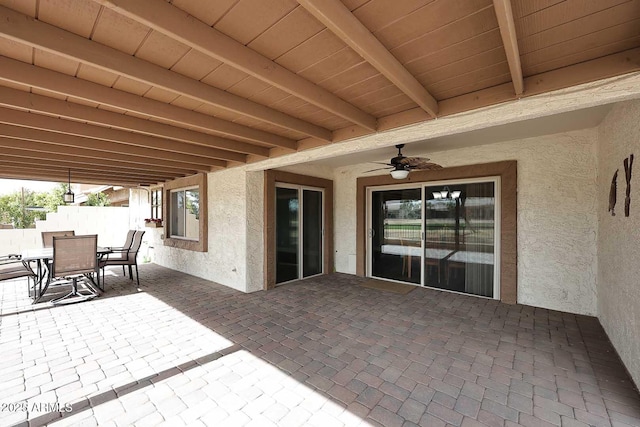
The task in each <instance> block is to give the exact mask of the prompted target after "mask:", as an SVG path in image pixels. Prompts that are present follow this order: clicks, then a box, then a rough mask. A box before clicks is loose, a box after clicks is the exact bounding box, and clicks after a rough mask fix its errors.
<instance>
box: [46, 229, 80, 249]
mask: <svg viewBox="0 0 640 427" xmlns="http://www.w3.org/2000/svg"><path fill="white" fill-rule="evenodd" d="M75 235H76V232H75V231H73V230H68V231H43V232H42V247H43V248H52V247H53V238H54V237H63V236H75Z"/></svg>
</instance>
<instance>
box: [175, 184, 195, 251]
mask: <svg viewBox="0 0 640 427" xmlns="http://www.w3.org/2000/svg"><path fill="white" fill-rule="evenodd" d="M199 229H200V191H199V190H198V188H197V187H194V188H189V189H181V190H173V191H171V237H179V238H184V239H189V240H198V235H199Z"/></svg>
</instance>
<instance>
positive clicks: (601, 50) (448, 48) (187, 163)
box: [0, 0, 640, 186]
mask: <svg viewBox="0 0 640 427" xmlns="http://www.w3.org/2000/svg"><path fill="white" fill-rule="evenodd" d="M0 17H1V19H0V148H1V150H2V156H1V157H0V177H3V178H27V179H43V180H58V181H65V180H66V177H67V172H68V171H69V170H71V173H72V177H73V181H74V182H86V183H100V184H114V185H131V186H135V185H150V184H154V183H158V182H163V181H166V180H170V179H174V178H176V177H181V176H187V175H190V174H193V173H197V172H200V171H215V170H218V169H220V168H227V167H233V166H236V165H240V164H243V163H246V162H257V161H260V160H262V159H265V158H268V157H273V156H281V155H286V154H287V153H291V152H293V151H296V150H304V149H307V148H309V147H315V146H318V145H323V144H330V143H336V142H340V141H344V140H347V139H349V138H354V137H357V136H362V135H367V134H371V133H374V132H377V131H381V130H389V129H393V128H395V127H399V126H403V125H407V124H411V123H416V122H421V121H426V120H431V119H433V118H434V117H442V116H446V115H450V114H454V113H458V112H463V111H468V110H472V109H476V108H480V107H484V106H487V105H491V104H496V103H501V102H506V101H510V100H514V99H517V98H519V97H523V96H531V95H535V94H540V93H544V92H548V91H551V90H555V89H559V88H564V87H570V86H573V85H577V84H581V83H585V82H588V81H594V80H599V79H602V78H606V77H611V76H616V75H621V74H624V73H629V72H633V71H637V70H639V69H640V0H598V1H593V0H511V1H510V0H403V1H391V0H342V1H340V0H298V1H295V0H172V1H165V0H0ZM346 143H348V142H346Z"/></svg>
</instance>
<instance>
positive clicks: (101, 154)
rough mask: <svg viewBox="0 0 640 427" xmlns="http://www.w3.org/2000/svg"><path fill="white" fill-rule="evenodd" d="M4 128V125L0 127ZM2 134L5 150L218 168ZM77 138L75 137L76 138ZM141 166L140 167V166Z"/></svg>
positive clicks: (200, 169)
mask: <svg viewBox="0 0 640 427" xmlns="http://www.w3.org/2000/svg"><path fill="white" fill-rule="evenodd" d="M0 126H5V125H0ZM3 133H4V132H0V147H5V148H13V147H16V148H22V149H24V150H33V151H38V152H43V153H55V154H61V155H63V156H78V157H87V158H90V159H94V160H100V159H106V160H113V161H117V162H122V163H129V164H133V165H139V167H140V168H143V167H144V165H153V166H164V167H167V168H180V169H182V170H195V171H196V172H211V171H214V170H217V169H218V168H216V167H213V166H204V165H199V164H194V163H184V162H180V161H176V160H173V161H172V160H166V159H159V158H152V157H145V156H140V155H131V154H129V153H127V152H113V151H103V150H99V149H88V148H84V147H75V146H64V145H61V144H52V143H49V141H46V140H45V141H39V140H38V139H34V140H29V139H24V138H20V137H18V138H15V137H6V136H5V137H2V136H1V135H2V134H3ZM76 138H77V137H76ZM140 165H142V166H140Z"/></svg>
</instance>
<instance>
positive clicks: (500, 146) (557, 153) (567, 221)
mask: <svg viewBox="0 0 640 427" xmlns="http://www.w3.org/2000/svg"><path fill="white" fill-rule="evenodd" d="M596 136H597V133H596V130H593V129H592V130H582V131H576V132H568V133H563V134H556V135H548V136H544V137H538V138H531V139H523V140H517V141H508V142H500V143H496V144H489V145H484V146H478V147H472V148H465V149H459V150H451V151H445V152H437V153H428V156H429V157H430V158H431V159H432V160H434V161H435V162H437V163H440V164H442V165H444V166H457V165H467V164H476V163H488V162H495V161H500V160H517V161H518V302H519V303H521V304H527V305H533V306H537V307H544V308H550V309H554V310H561V311H566V312H571V313H581V314H588V315H595V314H596V312H597V311H596V310H597V309H596V274H597V258H596V254H597V249H596V229H597V212H596V194H595V191H594V188H595V185H596V157H595V156H596ZM425 155H427V153H425ZM368 169H371V165H370V164H363V165H358V166H355V167H348V168H340V169H338V170H336V172H335V182H336V185H335V187H336V200H335V209H336V211H335V218H336V219H335V221H336V223H335V227H336V229H335V236H337V237H336V239H335V249H336V270H337V271H340V272H344V273H350V274H354V273H355V250H356V238H355V230H356V224H355V221H356V207H355V200H356V178H357V176H358V175H360V174H361V173H362V172H363V171H365V170H368ZM338 236H339V237H338Z"/></svg>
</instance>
